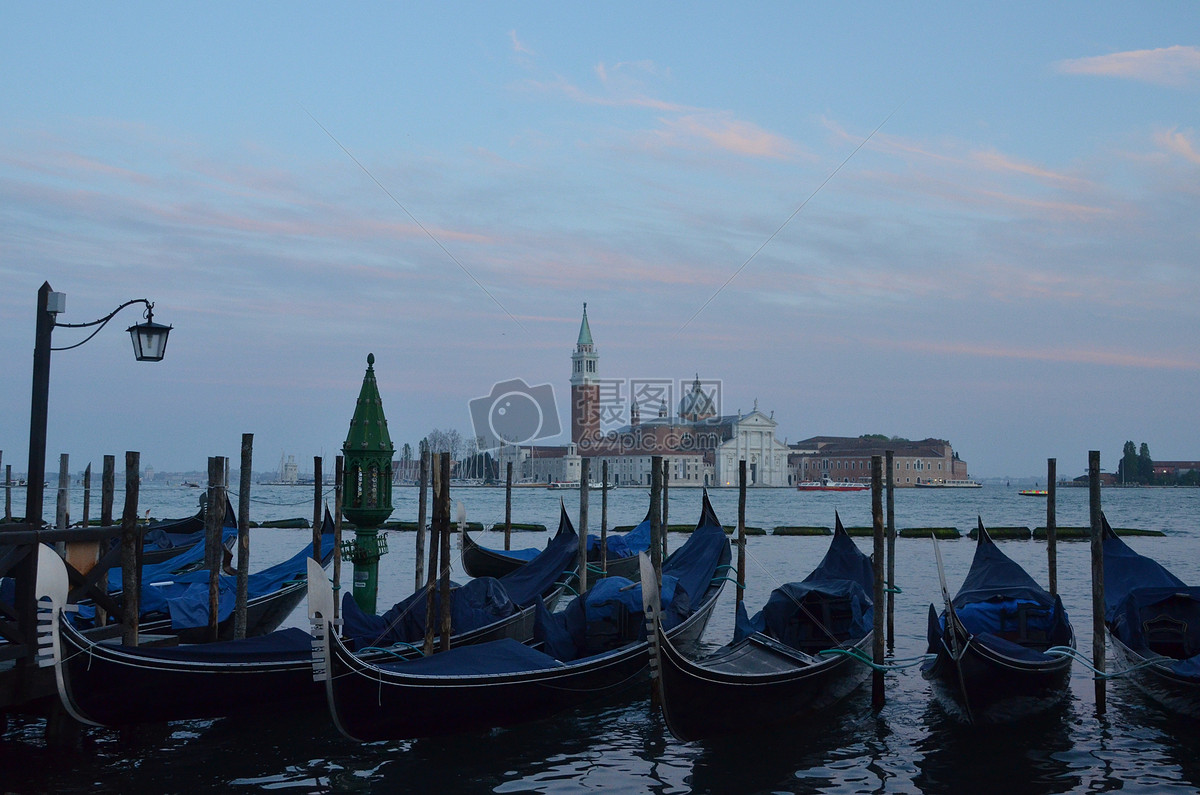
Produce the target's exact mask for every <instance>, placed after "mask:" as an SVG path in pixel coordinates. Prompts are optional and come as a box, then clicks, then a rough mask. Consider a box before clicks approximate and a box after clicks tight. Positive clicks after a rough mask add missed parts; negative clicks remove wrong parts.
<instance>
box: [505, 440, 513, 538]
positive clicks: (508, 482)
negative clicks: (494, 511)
mask: <svg viewBox="0 0 1200 795" xmlns="http://www.w3.org/2000/svg"><path fill="white" fill-rule="evenodd" d="M512 464H513V462H512V461H508V462H506V463H505V464H504V549H505V551H508V550H510V549H512Z"/></svg>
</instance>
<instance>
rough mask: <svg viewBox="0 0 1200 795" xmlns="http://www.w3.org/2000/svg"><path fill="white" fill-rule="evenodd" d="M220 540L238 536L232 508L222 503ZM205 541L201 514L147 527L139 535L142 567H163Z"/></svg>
mask: <svg viewBox="0 0 1200 795" xmlns="http://www.w3.org/2000/svg"><path fill="white" fill-rule="evenodd" d="M222 531H223V532H222V536H223V537H228V536H229V535H230V534H231V532H232V533H235V532H237V516H236V515H235V514H234V512H233V506H232V505H231V504H230V503H229V502H228V501H226V502H225V520H224V522H223V523H222ZM202 541H204V510H203V509H202V510H201V511H200V512H199V513H197V514H196V515H195V516H189V517H187V518H186V519H172V520H168V521H165V522H156V523H154V524H151V525H148V526H147V527H146V528H145V529H144V530H143V532H142V564H143V565H149V564H153V563H162V562H164V561H166V560H168V559H169V558H172V557H175V556H176V555H178V554H179V553H180V552H182V551H184V550H186V549H191V548H193V547H195V546H196V545H197V544H199V543H201V542H202Z"/></svg>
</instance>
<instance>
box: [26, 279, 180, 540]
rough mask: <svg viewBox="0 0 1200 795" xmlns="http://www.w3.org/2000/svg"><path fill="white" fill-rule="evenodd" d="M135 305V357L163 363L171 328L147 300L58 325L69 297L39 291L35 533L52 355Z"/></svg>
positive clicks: (33, 426)
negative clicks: (67, 339) (64, 340)
mask: <svg viewBox="0 0 1200 795" xmlns="http://www.w3.org/2000/svg"><path fill="white" fill-rule="evenodd" d="M131 304H145V305H146V310H145V315H144V316H145V319H146V320H145V322H144V323H137V324H135V325H133V326H130V327H129V328H128V329H127V330H128V332H129V336H130V338H131V339H132V340H133V354H134V356H135V357H137V360H138V361H139V362H159V361H162V358H163V354H164V353H165V352H166V350H167V335H168V334H169V333H170V331H171V328H172V327H171V326H164V325H162V324H161V323H155V322H154V313H153V309H154V304H152V303H150V302H149V301H147V300H146V299H145V298H135V299H134V300H132V301H126V302H125V303H123V304H121V305H120V306H118V307H117V308H116V309H114V310H113V311H111V312H109V313H108V314H107V315H106V316H104V317H102V318H100V319H99V320H93V321H92V322H91V323H57V322H56V318H57V316H58V315H59V314H60V313H62V312H65V311H66V310H67V296H66V293H56V292H54V291H53V290H52V289H51V288H50V283H49V282H44V283H43V284H42V287H41V289H40V290H38V307H37V332H36V335H35V337H34V344H33V393H32V398H31V403H30V410H29V480H28V484H27V485H28V490H27V492H26V497H25V522H26V524H29V525H32V526H33V527H34V528H35V529H37V528H40V527H41V525H42V489H43V487H44V486H45V479H46V419H47V413H48V411H47V406H48V404H49V400H50V352H51V351H69V350H71V349H72V348H78V347H79V346H80V345H83V343H85V342H87V341H88V340H90V339H91V338H92V337H94V336H96V335H97V334H98V333H100V329H102V328H104V326H105V325H107V324H108V321H110V320H112V319H113V317H115V316H116V314H117V313H118V312H120V311H121V310H122V309H124V308H125V307H127V306H130V305H131ZM56 325H58V326H63V327H64V328H90V327H92V326H96V327H97V328H96V330H95V331H93V332H92V333H91V334H89V335H88V336H87V337H85V338H84V339H83V340H81V341H80V342H77V343H75V344H74V345H66V346H64V347H61V348H53V347H51V346H50V335H51V332H53V331H54V327H55V326H56Z"/></svg>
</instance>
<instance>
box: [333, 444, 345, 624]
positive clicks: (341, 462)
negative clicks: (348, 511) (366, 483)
mask: <svg viewBox="0 0 1200 795" xmlns="http://www.w3.org/2000/svg"><path fill="white" fill-rule="evenodd" d="M333 472H334V475H333V620H334V624H335V626H337V627H339V628H340V627H341V625H342V623H341V615H342V600H341V596H342V594H341V591H342V504H343V501H344V500H345V499H346V493H345V484H344V480H345V477H346V457H345V456H340V455H339V456H338V457H337V458H335V459H333Z"/></svg>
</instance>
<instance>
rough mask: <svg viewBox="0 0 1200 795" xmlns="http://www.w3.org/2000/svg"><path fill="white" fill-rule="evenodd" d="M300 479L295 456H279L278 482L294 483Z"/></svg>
mask: <svg viewBox="0 0 1200 795" xmlns="http://www.w3.org/2000/svg"><path fill="white" fill-rule="evenodd" d="M299 481H300V466H299V465H298V464H297V463H296V456H294V455H289V456H288V457H287V459H286V460H285V459H284V457H283V455H280V456H279V481H278V482H279V483H287V484H295V483H298V482H299Z"/></svg>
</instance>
